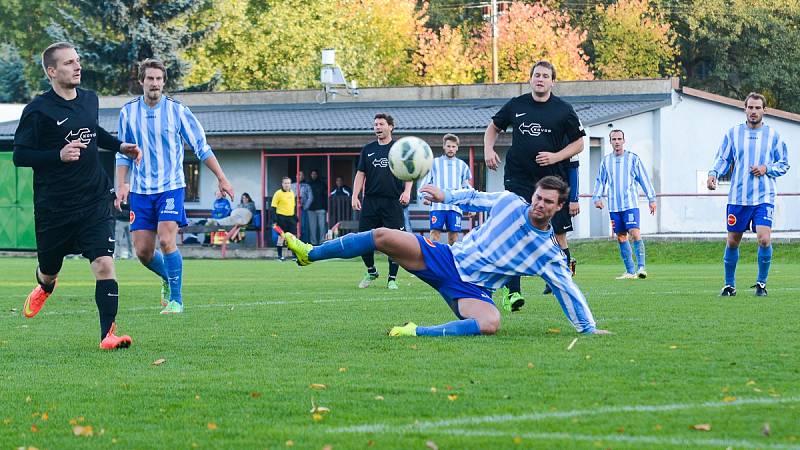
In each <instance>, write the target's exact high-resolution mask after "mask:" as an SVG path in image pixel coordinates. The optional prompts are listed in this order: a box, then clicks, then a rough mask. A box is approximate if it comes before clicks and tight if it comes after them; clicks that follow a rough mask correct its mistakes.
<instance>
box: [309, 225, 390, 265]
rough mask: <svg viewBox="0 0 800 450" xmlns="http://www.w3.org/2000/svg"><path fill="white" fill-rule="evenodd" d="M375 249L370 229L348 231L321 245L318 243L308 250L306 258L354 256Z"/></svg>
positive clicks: (314, 259)
mask: <svg viewBox="0 0 800 450" xmlns="http://www.w3.org/2000/svg"><path fill="white" fill-rule="evenodd" d="M374 251H375V239H374V238H373V237H372V231H371V230H370V231H362V232H361V233H350V234H346V235H344V236H342V237H340V238H336V239H332V240H330V241H328V242H326V243H324V244H322V245H318V246H316V247H314V248H313V249H311V251H310V252H308V259H310V260H311V261H320V260H323V259H331V258H344V259H347V258H354V257H356V256H361V255H363V254H365V253H372V252H374Z"/></svg>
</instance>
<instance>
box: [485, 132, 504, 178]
mask: <svg viewBox="0 0 800 450" xmlns="http://www.w3.org/2000/svg"><path fill="white" fill-rule="evenodd" d="M501 132H502V130H498V129H497V126H496V125H495V124H494V122H489V126H487V127H486V132H484V133H483V159H484V161H486V167H488V168H490V169H491V170H497V168H498V167H499V166H500V156H499V155H498V154H497V152H495V151H494V144H495V142H497V136H499V135H500V133H501Z"/></svg>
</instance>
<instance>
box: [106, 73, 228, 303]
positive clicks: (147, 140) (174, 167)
mask: <svg viewBox="0 0 800 450" xmlns="http://www.w3.org/2000/svg"><path fill="white" fill-rule="evenodd" d="M166 79H167V70H166V67H165V66H164V64H163V63H162V62H161V61H158V60H154V59H147V60H145V61H144V62H142V64H141V65H140V66H139V84H141V85H142V88H143V90H144V95H142V96H141V97H139V98H137V99H134V100H132V101H130V102H128V103H127V104H125V106H123V107H122V109H121V110H120V112H119V126H118V133H119V134H118V136H119V137H120V139H126V140H128V141H129V142H135V143H136V144H138V145H139V147H140V148H141V149H142V151H143V152H144V155H143V157H142V162H141V164H139V165H138V166H134V165H133V164H132V162H131V159H130V158H128V157H125V156H124V155H119V156H117V188H116V191H117V200H116V202H115V203H116V206H117V208H120V205H121V203H125V202H127V200H128V196H129V192H130V206H131V228H130V229H131V234H132V235H133V245H134V247H135V248H136V256H138V257H139V261H141V262H142V264H144V266H145V267H147V268H148V269H150V270H152V271H153V272H155V273H156V274H157V275H158V276H159V277H161V280H162V282H161V305H162V306H163V307H164V308H163V309H162V310H161V314H178V313H182V312H183V297H182V295H181V285H182V284H183V283H182V279H183V258H182V257H181V253H180V251H179V250H178V247H177V245H176V243H175V239H176V236H177V233H178V227H183V226H186V224H187V221H186V211H185V210H184V207H183V199H184V188H185V187H186V181H185V180H184V176H183V141H186V142H188V143H189V146H190V147H192V149H193V150H194V152H195V154H196V155H197V158H198V159H199V160H200V161H203V163H205V165H206V167H208V168H209V169H210V170H211V171H212V172H213V173H214V175H216V177H217V180H218V181H219V190H220V192H222V195H223V196H224V195H226V194H227V195H228V196H229V197H230V198H231V200H233V197H234V193H233V188H232V187H231V184H230V183H229V182H228V180H227V179H226V178H225V174H224V173H223V172H222V168H221V167H220V165H219V162H218V161H217V158H216V157H215V156H214V153H213V152H212V151H211V147H210V146H209V145H208V142H206V136H205V131H204V130H203V127H202V126H201V125H200V122H198V121H197V118H195V116H194V115H193V114H192V112H191V111H189V108H187V107H186V106H184V105H182V104H181V103H179V102H177V101H175V100H173V99H171V98H169V97H166V96H165V95H163V94H162V89H163V88H164V83H165V82H166ZM129 171H130V172H131V177H130V184H128V183H127V178H128V172H129ZM156 234H157V235H158V240H159V246H160V251H159V250H157V249H156V245H155V244H156Z"/></svg>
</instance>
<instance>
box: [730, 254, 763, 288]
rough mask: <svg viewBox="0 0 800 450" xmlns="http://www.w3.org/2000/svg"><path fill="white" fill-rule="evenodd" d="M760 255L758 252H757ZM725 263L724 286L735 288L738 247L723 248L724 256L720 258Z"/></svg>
mask: <svg viewBox="0 0 800 450" xmlns="http://www.w3.org/2000/svg"><path fill="white" fill-rule="evenodd" d="M759 253H760V252H759ZM759 259H760V258H759ZM722 261H723V262H724V263H725V284H726V285H728V286H734V287H735V286H736V264H738V263H739V247H736V248H730V247H725V256H724V257H723V258H722ZM760 267H761V266H760V265H759V269H760Z"/></svg>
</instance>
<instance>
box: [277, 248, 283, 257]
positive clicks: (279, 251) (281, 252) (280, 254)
mask: <svg viewBox="0 0 800 450" xmlns="http://www.w3.org/2000/svg"><path fill="white" fill-rule="evenodd" d="M278 258H283V247H282V246H278Z"/></svg>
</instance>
